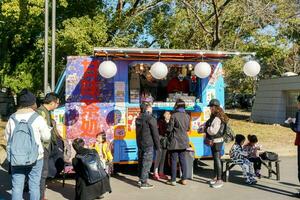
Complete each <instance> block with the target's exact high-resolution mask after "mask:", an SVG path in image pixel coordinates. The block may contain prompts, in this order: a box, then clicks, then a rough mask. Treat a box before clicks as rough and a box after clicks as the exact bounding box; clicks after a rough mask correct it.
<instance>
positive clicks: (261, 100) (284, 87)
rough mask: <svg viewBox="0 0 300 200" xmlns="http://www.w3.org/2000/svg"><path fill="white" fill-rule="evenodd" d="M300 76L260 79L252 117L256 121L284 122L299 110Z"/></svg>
mask: <svg viewBox="0 0 300 200" xmlns="http://www.w3.org/2000/svg"><path fill="white" fill-rule="evenodd" d="M298 95H300V76H289V77H280V78H272V79H266V80H261V81H259V84H258V89H257V92H256V97H255V102H254V105H253V108H252V113H251V119H252V120H253V121H254V122H261V123H272V124H275V123H276V124H283V123H284V121H285V120H286V119H287V118H288V117H294V116H295V113H296V111H297V96H298Z"/></svg>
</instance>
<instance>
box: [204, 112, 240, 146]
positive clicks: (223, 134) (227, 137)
mask: <svg viewBox="0 0 300 200" xmlns="http://www.w3.org/2000/svg"><path fill="white" fill-rule="evenodd" d="M213 120H214V118H210V119H209V120H208V121H207V122H206V124H207V127H209V126H210V125H211V123H212V121H213ZM207 127H206V130H205V132H206V133H207ZM209 137H210V138H211V139H215V138H223V140H224V142H225V143H229V142H232V141H234V138H235V133H234V132H233V130H232V129H231V127H230V125H229V124H228V123H223V122H222V123H221V127H220V130H219V132H218V133H217V134H216V135H214V136H209Z"/></svg>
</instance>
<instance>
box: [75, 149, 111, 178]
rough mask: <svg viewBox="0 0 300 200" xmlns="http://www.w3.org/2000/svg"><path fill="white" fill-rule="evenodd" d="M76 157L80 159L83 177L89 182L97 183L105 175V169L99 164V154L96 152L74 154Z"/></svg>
mask: <svg viewBox="0 0 300 200" xmlns="http://www.w3.org/2000/svg"><path fill="white" fill-rule="evenodd" d="M76 158H77V159H78V160H80V161H81V163H82V165H83V172H82V173H83V175H84V177H83V178H84V179H85V180H86V181H87V182H88V183H89V184H94V183H97V182H99V181H101V180H102V179H103V178H105V177H106V176H107V173H106V171H105V170H104V169H103V167H102V165H101V162H100V158H99V155H98V154H97V153H96V152H90V153H87V154H84V155H76Z"/></svg>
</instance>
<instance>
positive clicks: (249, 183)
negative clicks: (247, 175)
mask: <svg viewBox="0 0 300 200" xmlns="http://www.w3.org/2000/svg"><path fill="white" fill-rule="evenodd" d="M245 182H246V183H247V184H248V185H252V184H253V182H252V180H250V179H247V180H246V181H245Z"/></svg>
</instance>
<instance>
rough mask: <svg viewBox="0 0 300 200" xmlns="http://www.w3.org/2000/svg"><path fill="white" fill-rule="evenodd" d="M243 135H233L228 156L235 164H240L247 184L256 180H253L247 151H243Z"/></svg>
mask: <svg viewBox="0 0 300 200" xmlns="http://www.w3.org/2000/svg"><path fill="white" fill-rule="evenodd" d="M245 139H246V138H245V136H243V135H241V134H237V135H236V136H235V143H234V144H233V146H232V148H231V149H230V152H229V154H230V158H231V160H232V162H233V163H234V164H236V165H239V166H241V168H242V170H243V175H244V178H245V179H246V183H247V184H250V185H251V184H255V183H256V182H257V181H256V180H255V178H254V177H255V174H254V169H253V164H252V162H250V161H249V160H248V159H247V156H248V153H247V152H246V151H243V148H242V146H243V144H244V142H245Z"/></svg>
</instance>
